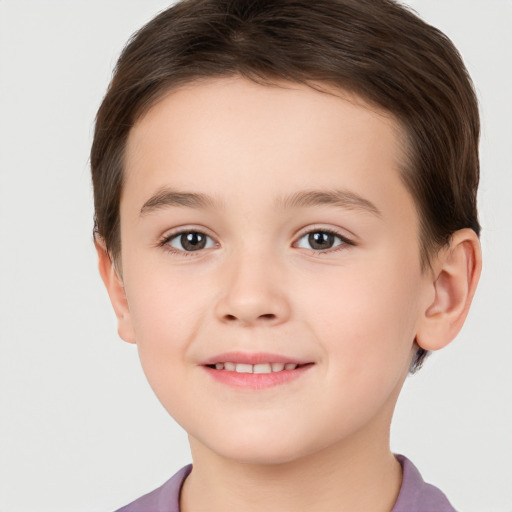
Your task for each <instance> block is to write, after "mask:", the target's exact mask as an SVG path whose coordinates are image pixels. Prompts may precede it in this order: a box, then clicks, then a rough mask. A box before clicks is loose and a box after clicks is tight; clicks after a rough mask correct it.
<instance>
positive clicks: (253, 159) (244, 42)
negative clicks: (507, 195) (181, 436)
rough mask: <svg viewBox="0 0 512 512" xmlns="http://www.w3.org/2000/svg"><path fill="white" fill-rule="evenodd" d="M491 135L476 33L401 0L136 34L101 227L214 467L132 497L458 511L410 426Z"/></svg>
mask: <svg viewBox="0 0 512 512" xmlns="http://www.w3.org/2000/svg"><path fill="white" fill-rule="evenodd" d="M478 137H479V120H478V109H477V102H476V99H475V94H474V91H473V88H472V85H471V81H470V79H469V77H468V75H467V72H466V69H465V67H464V65H463V63H462V61H461V58H460V56H459V54H458V53H457V51H456V49H455V48H454V47H453V45H452V43H451V42H450V41H449V40H448V39H447V38H446V37H445V36H444V35H443V34H441V33H440V32H439V31H437V30H436V29H434V28H432V27H431V26H429V25H427V24H425V23H424V22H422V21H421V20H420V19H419V18H418V17H416V16H415V15H414V14H412V13H411V12H410V11H408V10H406V9H405V8H404V7H402V6H400V5H398V4H397V3H395V2H394V1H391V0H357V1H355V0H320V1H316V2H310V1H308V0H274V1H272V2H268V1H263V0H254V1H247V0H185V1H182V2H180V3H178V4H176V5H175V6H173V7H171V8H169V9H168V10H166V11H164V12H163V13H161V14H160V15H158V16H157V17H156V18H155V19H154V20H153V21H151V22H150V23H149V24H147V25H146V26H145V27H144V28H143V29H141V30H140V31H139V32H138V33H137V34H136V35H135V36H134V38H133V39H132V40H131V41H130V43H129V44H128V46H127V47H126V48H125V50H124V52H123V54H122V55H121V57H120V59H119V62H118V65H117V67H116V71H115V75H114V78H113V80H112V83H111V85H110V87H109V90H108V92H107V95H106V97H105V99H104V101H103V103H102V105H101V107H100V109H99V112H98V116H97V123H96V131H95V137H94V142H93V147H92V153H91V166H92V174H93V183H94V194H95V208H96V219H95V220H96V228H95V240H96V247H97V250H98V255H99V267H100V273H101V276H102V278H103V281H104V283H105V285H106V287H107V290H108V292H109V295H110V298H111V301H112V304H113V307H114V310H115V312H116V315H117V318H118V331H119V335H120V337H121V338H122V339H124V340H125V341H127V342H130V343H136V344H137V348H138V351H139V355H140V358H141V363H142V366H143V368H144V371H145V373H146V375H147V378H148V380H149V382H150V384H151V386H152V388H153V389H154V391H155V393H156V395H157V396H158V398H159V400H160V401H161V402H162V404H163V405H164V407H165V408H166V409H167V411H168V412H169V414H171V415H172V416H173V417H174V418H175V419H176V420H177V421H178V422H179V423H180V424H181V425H182V426H183V428H184V429H185V430H186V431H187V433H188V435H189V440H190V446H191V452H192V458H193V466H192V465H190V466H187V467H185V468H183V469H182V470H181V471H179V472H178V473H177V474H176V475H174V477H172V478H171V479H170V480H169V481H168V482H167V483H165V484H164V485H163V486H162V487H160V488H158V489H156V490H155V491H153V492H151V493H149V494H148V495H146V496H143V497H142V498H140V499H139V500H136V501H135V502H133V503H132V504H130V505H127V506H126V507H124V508H122V509H120V510H121V511H123V512H129V511H130V512H135V511H138V512H164V511H165V512H171V511H172V512H177V511H179V510H181V511H182V512H196V511H206V510H208V511H209V512H216V511H231V510H237V511H253V510H269V511H271V510H276V511H277V510H279V511H302V510H304V511H306V510H307V511H312V510H314V511H318V512H332V511H334V510H339V511H345V510H346V511H351V512H357V511H361V512H362V511H365V512H370V511H371V512H389V511H392V512H448V511H453V510H454V509H453V507H452V505H450V503H449V501H448V499H447V498H446V497H445V495H444V494H443V493H442V492H441V491H440V490H438V489H437V488H435V487H433V486H431V485H429V484H427V483H425V482H424V481H423V480H422V478H421V476H420V474H419V472H418V471H417V469H416V468H415V467H414V465H413V464H412V462H410V461H409V460H408V459H406V458H405V457H403V456H400V455H394V454H392V453H391V451H390V448H389V427H390V423H391V418H392V414H393V409H394V406H395V404H396V400H397V398H398V395H399V392H400V389H401V387H402V384H403V382H404V379H405V378H406V376H407V374H408V373H409V371H416V370H417V369H418V368H419V367H420V366H421V364H422V362H423V360H424V358H425V356H426V355H427V353H428V352H429V351H431V350H438V349H440V348H442V347H444V346H445V345H447V344H448V343H449V342H450V341H451V340H452V339H453V338H454V337H455V336H456V334H457V333H458V331H459V330H460V328H461V326H462V324H463V322H464V320H465V318H466V315H467V312H468V309H469V306H470V303H471V300H472V297H473V294H474V291H475V288H476V285H477V282H478V278H479V274H480V269H481V255H480V245H479V239H478V234H479V230H480V228H479V223H478V218H477V212H476V191H477V186H478V173H479V170H478V169H479V165H478ZM192 467H193V469H192Z"/></svg>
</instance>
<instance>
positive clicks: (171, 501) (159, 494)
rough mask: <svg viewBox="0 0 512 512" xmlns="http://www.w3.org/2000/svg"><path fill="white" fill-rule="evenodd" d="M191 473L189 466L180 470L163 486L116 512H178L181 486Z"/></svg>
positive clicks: (190, 466)
mask: <svg viewBox="0 0 512 512" xmlns="http://www.w3.org/2000/svg"><path fill="white" fill-rule="evenodd" d="M191 471H192V465H191V464H189V465H188V466H185V467H183V468H181V469H180V470H179V471H178V472H177V473H176V474H175V475H174V476H173V477H172V478H170V479H169V480H167V482H165V483H164V484H163V485H161V486H160V487H158V488H157V489H155V490H154V491H151V492H150V493H148V494H145V495H144V496H141V497H140V498H139V499H137V500H135V501H133V502H132V503H130V504H128V505H126V506H124V507H122V508H120V509H119V510H117V511H116V512H148V511H149V510H150V511H151V512H180V491H181V486H182V485H183V482H184V481H185V478H187V476H188V475H189V474H190V472H191Z"/></svg>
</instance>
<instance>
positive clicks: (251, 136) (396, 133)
mask: <svg viewBox="0 0 512 512" xmlns="http://www.w3.org/2000/svg"><path fill="white" fill-rule="evenodd" d="M322 87H323V89H324V91H323V92H322V91H319V90H316V89H314V88H312V87H309V86H307V85H301V84H296V83H288V82H281V83H278V84H275V85H272V86H267V85H261V84H256V83H254V82H251V81H248V80H245V79H242V78H222V79H210V80H206V81H202V82H197V83H193V84H189V85H187V86H184V87H181V88H179V89H176V90H173V91H171V92H170V93H168V94H167V95H166V96H165V97H164V98H163V99H162V100H160V101H159V102H157V103H156V104H155V105H154V106H153V107H152V108H151V109H150V110H149V111H148V112H147V113H146V114H145V115H144V116H143V117H142V118H141V119H139V121H138V122H137V123H136V124H135V126H134V128H133V129H132V130H131V132H130V135H129V138H128V143H127V147H126V154H125V173H126V175H125V189H124V190H123V197H122V204H123V201H124V202H126V201H127V200H128V199H129V200H130V203H133V202H134V201H135V202H137V204H138V207H139V208H141V207H142V205H143V204H144V202H145V201H146V200H147V199H148V198H149V197H151V195H152V194H154V193H155V191H156V190H158V188H159V187H160V188H162V187H166V186H169V185H172V186H173V187H174V188H177V189H180V188H181V189H191V188H194V189H195V190H196V191H197V192H201V193H207V194H209V195H210V196H215V197H216V198H217V199H218V201H217V203H216V204H217V205H220V204H222V203H224V204H226V202H227V203H235V202H236V201H235V200H236V199H237V198H238V199H239V200H240V203H244V204H249V203H250V202H251V201H252V200H256V198H257V199H258V201H260V202H265V203H266V205H267V206H270V204H271V201H272V204H273V205H275V204H278V203H279V200H278V196H280V197H283V196H284V195H285V194H286V195H289V193H290V192H293V190H295V191H298V190H300V189H305V188H307V189H313V188H314V189H318V188H327V189H333V188H337V187H339V186H342V187H343V188H344V189H346V190H348V191H351V192H353V193H355V194H358V195H360V196H363V195H369V196H373V197H374V199H377V196H383V195H385V192H386V190H387V189H389V190H391V191H393V190H395V191H396V189H397V188H399V187H400V186H402V188H403V185H402V183H401V179H400V168H401V165H402V162H403V160H404V158H403V141H404V140H405V137H404V135H403V132H402V130H401V127H400V125H399V123H398V122H397V121H396V120H395V119H394V118H393V116H392V115H391V114H389V113H387V112H385V111H383V110H380V109H378V108H377V107H374V106H371V105H369V104H368V103H366V102H365V101H364V100H363V99H362V98H360V97H359V96H357V95H355V94H352V93H349V92H347V91H342V90H339V89H334V88H328V87H326V86H322ZM383 183H386V184H387V188H386V190H385V189H383V187H382V185H383ZM363 189H364V190H363ZM401 192H402V193H403V192H404V190H401ZM287 193H288V194H287ZM234 194H236V197H234ZM369 200H370V201H372V202H373V200H372V199H369ZM281 204H282V201H281Z"/></svg>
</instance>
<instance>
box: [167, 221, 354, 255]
mask: <svg viewBox="0 0 512 512" xmlns="http://www.w3.org/2000/svg"><path fill="white" fill-rule="evenodd" d="M189 233H198V234H200V235H203V236H206V237H208V238H211V237H210V236H209V235H207V234H206V233H204V232H203V231H199V230H194V229H188V230H182V231H177V232H175V233H171V234H170V235H166V236H165V237H164V238H163V239H162V240H161V241H160V242H159V243H158V246H159V247H162V248H164V249H165V250H166V251H167V252H169V253H171V254H176V255H179V256H196V253H200V252H201V251H202V249H199V250H197V251H182V250H179V249H175V248H174V247H171V246H170V245H169V242H171V241H172V240H174V239H175V238H177V237H179V236H181V235H184V234H189ZM311 233H324V234H327V235H332V236H334V237H336V238H338V239H339V240H341V242H342V243H341V244H339V245H337V246H335V247H333V248H330V249H324V250H316V249H309V250H310V251H313V252H314V253H315V256H322V255H325V254H332V253H334V252H337V251H340V250H343V249H346V246H354V245H355V243H354V242H353V241H352V240H349V239H348V238H347V237H345V236H343V235H341V234H340V233H338V232H337V231H334V230H332V229H326V228H313V229H310V230H309V231H306V232H305V233H303V234H302V235H301V236H300V237H299V238H298V240H301V239H302V238H304V237H305V236H307V235H310V234H311ZM212 240H213V239H212Z"/></svg>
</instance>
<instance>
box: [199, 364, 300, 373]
mask: <svg viewBox="0 0 512 512" xmlns="http://www.w3.org/2000/svg"><path fill="white" fill-rule="evenodd" d="M207 366H208V367H209V368H212V369H215V370H224V371H228V372H237V373H259V374H263V373H276V372H282V371H283V370H295V369H296V368H298V367H299V366H303V365H299V364H295V363H260V364H246V363H230V362H225V363H215V364H211V365H207Z"/></svg>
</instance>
